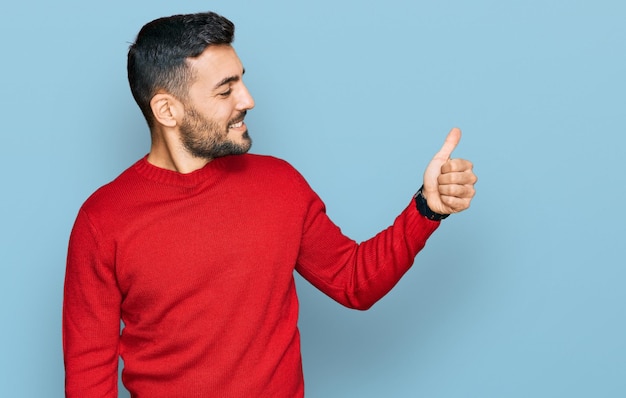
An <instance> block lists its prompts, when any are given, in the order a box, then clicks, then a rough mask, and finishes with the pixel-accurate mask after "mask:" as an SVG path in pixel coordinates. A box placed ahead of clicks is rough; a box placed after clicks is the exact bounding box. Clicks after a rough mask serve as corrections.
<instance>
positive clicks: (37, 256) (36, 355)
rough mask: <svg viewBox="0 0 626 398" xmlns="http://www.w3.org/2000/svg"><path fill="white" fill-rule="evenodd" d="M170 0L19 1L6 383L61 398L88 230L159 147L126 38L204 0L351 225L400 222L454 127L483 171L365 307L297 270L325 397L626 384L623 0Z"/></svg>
mask: <svg viewBox="0 0 626 398" xmlns="http://www.w3.org/2000/svg"><path fill="white" fill-rule="evenodd" d="M175 3H177V2H172V1H120V0H113V1H107V2H85V1H70V0H59V1H55V2H44V1H22V2H11V3H10V4H5V5H3V9H2V14H3V23H2V24H0V42H1V44H2V46H1V51H2V55H1V57H2V58H1V60H2V62H1V65H0V71H1V72H2V74H1V76H2V77H1V90H2V95H1V96H0V101H1V102H0V116H1V118H0V121H1V129H2V140H1V144H2V156H1V157H0V170H1V172H2V195H1V196H0V201H1V202H0V203H1V206H0V219H1V220H2V221H1V225H2V228H1V235H0V238H1V240H0V242H1V244H2V252H1V260H0V261H1V265H2V278H0V294H1V299H0V309H1V314H0V315H1V319H2V327H1V329H0V338H1V341H2V344H3V347H2V355H1V359H0V368H1V369H0V395H1V396H5V397H62V396H63V377H64V372H63V359H62V348H61V305H62V286H63V277H64V261H65V251H66V245H67V238H68V235H69V232H70V228H71V226H72V223H73V221H74V217H75V215H76V212H77V210H78V208H79V206H80V205H81V203H82V202H83V201H84V200H85V199H86V197H87V196H88V195H89V194H90V193H91V192H92V191H93V190H95V189H96V188H97V187H99V186H100V185H102V184H104V183H106V182H108V181H109V180H111V179H112V178H114V177H115V176H116V175H117V174H118V173H120V172H121V171H122V170H123V169H125V168H126V167H127V166H128V165H130V164H131V163H132V162H134V161H135V160H136V159H137V158H139V157H140V156H142V155H144V154H145V153H146V152H147V151H148V145H149V139H148V131H147V128H146V126H145V123H144V121H143V119H142V117H141V114H140V112H139V110H138V108H137V107H136V105H135V104H134V102H133V100H132V98H131V95H130V92H129V89H128V88H127V82H126V76H125V60H126V51H127V48H128V45H129V43H130V42H132V41H133V40H134V37H135V35H136V33H137V31H138V30H139V28H140V27H141V26H142V25H143V24H144V23H146V22H148V21H149V20H152V19H154V18H157V17H160V16H164V15H170V14H174V13H181V12H195V11H201V10H207V9H213V10H216V11H218V12H220V13H223V14H224V15H226V16H227V17H229V18H230V19H232V20H233V21H234V22H235V23H236V25H237V34H236V36H237V38H236V42H235V46H236V49H237V50H238V52H239V55H240V57H241V58H242V60H243V62H244V64H245V67H246V70H247V73H246V82H247V84H248V87H249V89H250V90H251V92H252V94H253V95H254V96H255V99H256V103H257V107H256V109H255V110H253V111H252V112H250V114H249V117H248V119H247V121H248V125H249V127H250V131H251V134H252V136H253V138H254V140H255V143H254V146H253V149H254V152H257V153H266V154H273V155H276V156H279V157H282V158H285V159H287V160H288V161H290V162H291V163H292V164H294V165H295V166H296V167H297V168H298V169H299V170H300V171H301V172H302V173H303V174H304V175H305V177H306V178H307V179H308V180H309V182H310V184H311V185H312V186H313V187H314V188H315V189H316V190H317V191H318V193H319V194H320V195H321V197H322V198H323V199H324V200H325V202H326V204H327V206H328V211H329V213H330V215H331V217H332V218H333V219H334V220H335V221H336V222H337V224H338V225H340V226H341V227H342V229H343V230H344V232H345V233H347V234H348V235H350V236H352V237H353V238H355V239H357V240H363V239H366V238H368V237H369V236H371V235H373V234H374V233H376V232H377V231H378V230H380V229H382V228H384V227H386V226H387V225H388V224H389V223H390V222H391V221H392V219H393V217H394V216H395V215H396V214H397V213H398V212H399V211H400V210H401V209H402V208H403V207H404V206H405V205H406V204H407V203H408V201H409V200H410V197H411V195H412V194H413V193H414V191H415V190H416V189H417V188H418V187H419V185H420V184H421V174H422V171H423V169H424V167H425V165H426V164H427V162H428V160H429V159H430V158H431V156H432V155H433V154H434V153H435V152H436V151H437V150H438V149H439V147H440V145H441V143H442V142H443V139H444V137H445V135H446V133H447V131H448V130H449V129H450V128H451V127H453V126H459V127H461V128H462V129H463V131H464V136H463V139H462V141H461V144H460V146H459V148H458V150H457V151H456V152H455V155H456V156H459V157H466V158H469V159H471V160H472V161H473V162H474V163H475V165H476V167H475V170H476V173H477V174H478V175H479V178H480V181H479V184H478V186H477V187H478V195H477V196H476V198H475V201H474V203H473V206H472V208H471V209H470V210H469V211H467V212H465V213H463V214H460V215H455V216H453V217H450V218H449V219H448V220H446V221H445V222H444V223H443V225H442V227H441V228H440V229H439V231H438V232H437V233H436V234H435V235H434V236H433V238H432V239H431V240H430V242H429V244H428V246H427V247H426V249H425V250H424V251H423V252H422V253H421V254H420V255H419V256H418V258H417V261H416V265H415V266H414V268H413V269H412V270H411V271H410V272H409V273H408V274H407V275H406V277H405V278H404V279H403V280H402V281H401V282H400V283H399V284H398V286H397V287H396V288H395V289H394V290H393V291H392V293H390V294H389V295H388V296H387V297H385V298H384V299H383V300H382V301H380V302H379V303H378V304H377V305H375V306H374V308H373V309H371V310H370V311H368V312H354V311H350V310H347V309H344V308H341V307H340V306H339V305H337V304H336V303H334V302H332V301H331V300H330V299H328V298H326V297H325V296H323V295H322V294H321V293H319V292H317V291H316V290H314V289H313V288H312V287H310V286H309V285H308V284H306V283H305V282H303V281H302V280H301V279H298V283H299V289H300V290H299V291H300V298H301V320H300V326H301V331H302V341H303V356H304V368H305V379H306V389H307V396H308V397H324V398H328V397H383V396H384V397H446V398H447V397H624V396H626V289H624V285H625V280H626V271H625V269H624V268H625V267H624V266H625V264H626V261H625V260H624V256H623V241H624V237H625V236H626V234H625V232H626V231H625V227H624V225H625V222H626V217H625V210H624V208H625V207H626V206H625V193H626V189H625V183H626V177H625V176H624V172H623V169H624V162H623V155H622V153H623V146H624V144H626V138H625V136H626V129H625V127H624V124H625V123H624V122H625V121H624V116H625V114H626V98H625V95H626V84H625V73H626V48H625V46H626V44H625V43H626V3H624V2H623V1H620V0H612V1H611V0H596V1H573V0H572V1H565V0H561V1H557V0H541V1H540V0H524V1H521V0H520V1H496V0H491V1H490V0H477V1H461V0H448V1H438V2H433V1H429V2H426V1H408V0H406V1H399V0H387V1H356V0H352V1H347V0H343V1H327V0H318V1H311V2H302V3H299V2H287V1H283V2H280V1H267V0H266V1H259V2H252V1H250V2H244V1H229V2H225V1H219V2H218V1H213V2H211V1H185V2H178V3H180V4H179V5H176V4H175ZM122 396H125V395H123V394H122Z"/></svg>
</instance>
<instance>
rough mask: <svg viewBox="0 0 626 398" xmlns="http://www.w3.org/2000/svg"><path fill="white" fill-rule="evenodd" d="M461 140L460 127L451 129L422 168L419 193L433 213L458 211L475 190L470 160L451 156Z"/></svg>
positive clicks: (464, 207) (467, 203)
mask: <svg viewBox="0 0 626 398" xmlns="http://www.w3.org/2000/svg"><path fill="white" fill-rule="evenodd" d="M460 140H461V130H459V129H458V128H453V129H452V130H450V133H448V136H447V137H446V140H445V142H444V144H443V146H442V147H441V149H440V150H439V152H437V154H436V155H435V156H434V157H433V159H432V160H431V161H430V163H429V164H428V166H427V167H426V171H425V172H424V189H423V190H422V194H423V195H424V198H426V202H427V203H428V207H429V208H430V210H432V211H434V212H435V213H439V214H452V213H458V212H461V211H463V210H465V209H467V208H468V207H469V206H470V202H471V201H472V198H473V197H474V195H475V194H476V191H475V189H474V184H476V181H478V178H477V177H476V175H475V174H474V171H473V167H474V166H473V165H472V162H470V161H469V160H464V159H451V158H450V156H451V155H452V151H453V150H454V148H456V146H457V145H458V144H459V141H460Z"/></svg>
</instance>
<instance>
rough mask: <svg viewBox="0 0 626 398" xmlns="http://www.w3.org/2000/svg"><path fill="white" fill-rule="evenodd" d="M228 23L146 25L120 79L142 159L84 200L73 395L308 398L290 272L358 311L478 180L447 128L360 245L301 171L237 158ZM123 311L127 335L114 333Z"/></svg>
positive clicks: (241, 111)
mask: <svg viewBox="0 0 626 398" xmlns="http://www.w3.org/2000/svg"><path fill="white" fill-rule="evenodd" d="M233 34H234V26H233V24H232V23H231V22H230V21H228V20H227V19H225V18H223V17H221V16H219V15H217V14H214V13H202V14H193V15H177V16H172V17H168V18H161V19H158V20H155V21H153V22H150V23H148V24H147V25H145V26H144V27H143V28H142V29H141V31H140V32H139V34H138V36H137V39H136V42H135V43H134V44H133V45H132V46H131V47H130V50H129V54H128V77H129V82H130V86H131V90H132V93H133V96H134V97H135V100H136V101H137V103H138V105H139V107H140V108H141V110H142V112H143V114H144V116H145V118H146V120H147V122H148V125H149V127H150V132H151V137H152V146H151V148H150V152H149V154H148V155H147V156H146V157H145V158H143V159H141V160H139V161H138V162H137V163H135V164H134V165H133V166H131V167H130V168H129V169H127V170H126V171H124V172H123V173H122V174H121V175H120V176H119V177H118V178H117V179H115V180H114V181H113V182H111V183H109V184H107V185H105V186H104V187H102V188H100V189H99V190H97V191H96V192H95V193H94V194H93V195H92V196H91V197H90V198H89V199H88V200H87V201H86V202H85V204H84V205H83V206H82V207H81V209H80V212H79V214H78V216H77V219H76V222H75V225H74V228H73V231H72V235H71V237H70V244H69V251H68V260H67V272H66V280H65V293H64V307H63V346H64V354H65V367H66V395H67V396H68V397H116V396H117V364H118V357H119V356H120V355H121V356H122V358H123V359H124V371H123V375H122V380H123V382H124V384H125V386H126V387H127V389H128V390H129V391H130V392H131V394H132V396H133V397H140V398H146V397H147V398H155V397H213V396H215V397H301V396H303V394H304V387H303V377H302V365H301V358H300V340H299V333H298V329H297V319H298V301H297V297H296V291H295V284H294V279H293V271H294V269H295V270H296V271H298V272H299V273H300V274H301V275H302V276H303V277H304V278H305V279H307V280H308V281H309V282H311V283H312V284H313V285H315V286H316V287H317V288H319V289H320V290H321V291H323V292H324V293H326V294H327V295H329V296H330V297H332V298H333V299H335V300H336V301H338V302H339V303H341V304H343V305H345V306H348V307H351V308H357V309H367V308H369V307H370V306H371V305H373V304H374V303H375V302H376V301H377V300H378V299H380V298H381V297H382V296H384V295H385V294H386V293H387V292H388V291H389V290H390V289H391V288H392V287H393V286H394V285H395V284H396V283H397V281H398V280H399V279H400V278H401V276H402V275H403V274H404V273H405V272H406V271H407V270H408V269H409V267H410V266H411V264H412V263H413V260H414V257H415V256H416V254H417V253H418V252H419V251H420V250H421V248H422V247H423V246H424V244H425V242H426V239H427V238H428V237H429V236H430V234H431V233H433V232H434V231H435V229H436V228H437V227H438V226H439V224H440V220H441V219H443V218H444V217H445V216H446V215H448V214H451V213H456V212H459V211H462V210H464V209H466V208H467V207H468V206H469V204H470V200H471V198H472V197H473V195H474V183H475V182H476V177H475V175H474V174H473V172H472V165H471V163H470V162H468V161H466V160H461V159H450V154H451V152H452V150H453V149H454V147H455V146H456V144H457V143H458V141H459V139H460V131H459V130H457V129H453V130H452V131H451V132H450V134H449V135H448V138H447V139H446V142H445V143H444V145H443V147H442V149H441V151H440V152H439V153H438V154H436V155H435V157H434V158H433V160H432V161H431V162H430V164H429V165H428V167H427V169H426V171H425V174H424V185H423V187H422V188H421V189H420V190H419V191H418V194H416V196H415V198H412V199H411V201H410V203H409V205H408V206H407V208H406V209H405V210H404V211H403V212H402V213H401V214H400V215H399V216H398V217H397V218H396V220H395V221H394V223H393V225H392V226H391V227H389V228H388V229H386V230H384V231H382V232H380V233H379V234H378V235H376V236H375V237H374V238H372V239H370V240H368V241H366V242H363V243H361V244H357V243H355V242H354V241H352V240H350V239H349V238H347V237H345V236H343V235H342V234H341V232H340V230H339V228H338V227H337V226H335V225H334V224H333V223H332V222H331V221H330V220H329V218H328V217H327V216H326V214H325V210H324V204H323V203H322V201H321V200H320V199H319V198H318V196H317V195H316V194H315V193H314V192H313V191H312V190H311V188H310V187H309V186H308V184H307V183H306V181H305V180H304V178H302V176H301V175H300V174H298V172H297V171H295V170H294V169H293V168H292V167H291V166H290V165H289V164H287V163H286V162H284V161H281V160H279V159H276V158H273V157H269V156H260V155H251V154H247V153H246V152H247V151H248V149H249V148H250V145H251V140H250V137H249V135H248V131H247V126H246V124H245V122H244V118H245V116H246V112H247V111H248V110H250V109H252V108H253V107H254V100H253V99H252V97H251V96H250V93H249V92H248V90H247V89H246V86H245V85H244V83H243V80H242V79H243V74H244V68H243V66H242V64H241V61H240V60H239V58H238V57H237V54H236V53H235V50H234V49H233V47H232V46H231V43H232V41H233ZM120 319H121V320H122V321H123V323H124V329H123V330H122V333H121V335H120Z"/></svg>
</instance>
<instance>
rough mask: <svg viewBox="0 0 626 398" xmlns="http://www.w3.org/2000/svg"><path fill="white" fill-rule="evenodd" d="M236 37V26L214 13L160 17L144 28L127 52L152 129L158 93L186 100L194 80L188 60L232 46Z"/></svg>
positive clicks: (136, 89)
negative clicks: (214, 48) (209, 49)
mask: <svg viewBox="0 0 626 398" xmlns="http://www.w3.org/2000/svg"><path fill="white" fill-rule="evenodd" d="M234 34H235V25H234V24H233V23H232V22H231V21H229V20H228V19H226V18H224V17H222V16H221V15H218V14H216V13H214V12H206V13H197V14H185V15H173V16H171V17H165V18H159V19H155V20H154V21H152V22H149V23H147V24H146V25H144V26H143V28H141V30H140V31H139V34H138V35H137V39H136V40H135V43H133V44H132V45H131V46H130V49H129V50H128V64H127V69H128V82H129V84H130V90H131V92H132V93H133V97H134V98H135V101H136V102H137V105H139V108H140V109H141V112H142V113H143V115H144V117H145V118H146V121H147V122H148V125H149V126H150V127H152V125H153V122H154V118H153V115H152V110H151V109H150V101H151V100H152V97H154V95H155V94H156V93H157V92H158V91H159V90H164V91H166V92H168V93H170V94H172V95H174V96H175V97H177V98H179V99H181V100H184V99H186V96H187V89H188V87H189V82H190V81H191V80H192V78H193V73H192V71H191V69H190V67H189V66H188V65H187V63H186V59H187V58H193V57H197V56H199V55H200V54H202V52H203V51H204V50H205V49H206V48H207V47H208V46H211V45H220V44H226V45H229V44H231V43H232V42H233V39H234Z"/></svg>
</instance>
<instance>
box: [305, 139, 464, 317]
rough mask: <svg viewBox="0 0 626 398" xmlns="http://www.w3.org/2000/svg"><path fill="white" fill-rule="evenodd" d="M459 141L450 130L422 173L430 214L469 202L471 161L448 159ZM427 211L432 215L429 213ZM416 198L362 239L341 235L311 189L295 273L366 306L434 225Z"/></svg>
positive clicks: (339, 297)
mask: <svg viewBox="0 0 626 398" xmlns="http://www.w3.org/2000/svg"><path fill="white" fill-rule="evenodd" d="M459 140H460V131H459V130H458V129H452V131H451V132H450V133H449V134H448V137H447V138H446V141H445V143H444V145H443V147H442V148H441V150H440V151H439V152H438V153H437V154H436V155H435V157H434V158H433V159H432V161H431V162H430V163H429V165H428V167H427V168H426V172H425V173H424V186H423V189H422V193H423V195H424V199H425V200H426V201H427V204H428V207H429V208H430V210H431V211H432V212H433V213H437V214H438V215H447V214H451V213H456V212H460V211H462V210H464V209H466V208H468V207H469V203H470V201H471V198H472V197H473V196H474V183H475V182H476V176H475V175H474V173H473V172H472V164H471V163H470V162H468V161H465V160H461V159H453V160H451V159H450V154H451V153H452V150H453V149H454V148H455V147H456V145H457V144H458V142H459ZM431 215H432V214H431ZM433 219H435V220H438V219H437V218H433V217H431V218H430V219H428V218H427V217H425V215H424V214H420V213H419V212H418V210H417V206H416V203H415V202H411V203H410V204H409V206H408V207H407V208H406V209H405V210H404V211H403V212H402V213H401V214H400V215H399V216H398V217H397V218H396V220H395V221H394V223H393V225H392V226H390V227H389V228H387V229H386V230H384V231H382V232H380V233H379V234H377V235H376V236H374V237H373V238H371V239H369V240H367V241H365V242H363V243H361V244H356V242H354V241H352V240H350V239H348V238H347V237H345V236H344V235H343V234H342V233H341V231H340V230H339V228H338V227H337V226H335V225H334V224H333V223H332V222H331V221H330V219H329V218H328V217H327V215H326V213H325V209H324V205H323V203H322V201H321V200H320V199H319V198H318V197H317V195H315V194H312V199H311V202H310V204H309V207H308V212H307V220H306V222H305V228H304V231H303V238H302V244H301V250H300V255H299V257H298V265H297V268H296V269H297V270H298V272H299V273H300V274H301V275H302V276H303V277H304V278H306V279H307V280H308V281H309V282H311V283H312V284H313V285H314V286H316V287H317V288H318V289H320V290H321V291H323V292H324V293H326V294H327V295H328V296H330V297H331V298H333V299H334V300H336V301H338V302H339V303H341V304H343V305H345V306H347V307H350V308H356V309H367V308H369V307H371V306H372V305H373V304H374V303H375V302H376V301H378V300H379V299H380V298H382V297H383V296H384V295H385V294H387V292H389V291H390V290H391V289H392V288H393V286H395V284H396V283H397V282H398V281H399V280H400V278H401V277H402V276H403V275H404V273H405V272H406V271H408V269H409V268H410V267H411V265H412V264H413V261H414V258H415V256H416V255H417V253H418V252H419V251H420V250H421V249H422V248H423V247H424V245H425V244H426V240H427V239H428V238H429V237H430V235H431V234H432V233H433V232H434V231H435V229H436V228H437V227H438V226H439V222H438V221H433Z"/></svg>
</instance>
